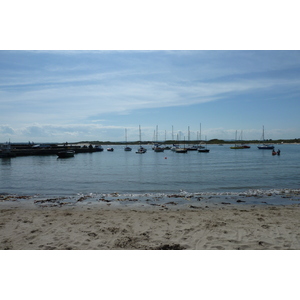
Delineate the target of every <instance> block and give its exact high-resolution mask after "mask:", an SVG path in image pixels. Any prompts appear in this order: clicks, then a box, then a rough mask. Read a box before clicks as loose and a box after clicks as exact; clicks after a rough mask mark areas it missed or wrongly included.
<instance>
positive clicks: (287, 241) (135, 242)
mask: <svg viewBox="0 0 300 300" xmlns="http://www.w3.org/2000/svg"><path fill="white" fill-rule="evenodd" d="M0 249H7V250H8V249H11V250H12V249H20V250H22V249H37V250H38V249H42V250H52V249H57V250H59V249H72V250H76V249H78V250H79V249H80V250H88V249H95V250H106V249H107V250H108V249H187V250H193V249H199V250H200V249H207V250H212V249H220V250H221V249H240V250H243V249H259V250H262V249H300V207H298V206H285V207H279V206H277V207H272V206H265V207H264V206H257V207H250V206H243V207H232V206H218V207H211V208H196V209H162V208H155V207H154V208H150V209H149V208H147V209H145V208H132V207H131V208H112V207H107V208H106V207H100V206H98V207H97V206H91V207H86V206H85V207H60V208H59V207H22V206H15V207H9V206H3V205H0Z"/></svg>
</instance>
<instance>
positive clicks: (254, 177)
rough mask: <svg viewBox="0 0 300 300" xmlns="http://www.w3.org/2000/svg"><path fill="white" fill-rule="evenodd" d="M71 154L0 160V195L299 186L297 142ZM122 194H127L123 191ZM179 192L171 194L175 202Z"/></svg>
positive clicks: (207, 192)
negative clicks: (201, 149)
mask: <svg viewBox="0 0 300 300" xmlns="http://www.w3.org/2000/svg"><path fill="white" fill-rule="evenodd" d="M103 147H104V149H105V150H104V151H103V152H96V153H91V154H88V153H86V154H76V155H75V157H73V158H68V159H57V157H56V156H28V157H16V158H11V159H0V180H1V181H0V194H18V195H39V196H40V197H43V196H45V197H52V196H72V195H73V196H74V195H103V194H110V193H114V192H116V193H118V194H122V195H126V194H128V195H130V196H132V197H134V195H138V196H139V197H142V196H143V195H144V196H145V197H146V198H147V196H146V195H152V196H154V197H155V195H156V194H157V195H170V194H172V193H173V194H180V193H187V194H189V193H191V194H202V195H218V194H219V195H225V194H226V193H229V194H230V193H233V194H234V193H241V192H246V193H247V192H248V193H249V191H251V192H250V193H258V192H259V193H264V194H267V193H269V191H270V190H272V191H279V190H284V189H298V188H299V187H300V173H299V161H300V146H299V145H280V146H277V145H276V149H278V148H280V150H281V155H280V156H272V155H271V151H270V150H258V149H257V146H256V145H252V146H251V148H250V149H243V150H240V149H238V150H233V149H230V146H229V145H224V146H218V145H212V146H209V147H208V148H209V149H210V152H209V153H198V152H197V151H190V152H188V153H187V154H179V153H175V152H172V151H169V150H165V152H163V153H156V152H154V151H152V149H151V146H150V145H149V146H146V148H148V151H147V153H145V154H136V153H135V151H136V150H137V148H138V146H133V150H132V151H131V152H125V151H124V150H123V148H124V147H123V146H114V149H115V151H114V152H107V151H106V147H105V146H103ZM124 197H126V196H124ZM179 198H180V197H178V198H176V199H177V201H179V200H178V199H179Z"/></svg>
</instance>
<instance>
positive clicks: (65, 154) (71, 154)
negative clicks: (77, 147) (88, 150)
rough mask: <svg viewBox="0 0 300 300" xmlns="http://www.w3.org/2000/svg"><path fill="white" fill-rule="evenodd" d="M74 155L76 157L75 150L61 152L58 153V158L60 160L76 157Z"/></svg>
mask: <svg viewBox="0 0 300 300" xmlns="http://www.w3.org/2000/svg"><path fill="white" fill-rule="evenodd" d="M74 155H75V151H74V150H66V151H60V152H58V153H57V156H58V157H59V158H69V157H74Z"/></svg>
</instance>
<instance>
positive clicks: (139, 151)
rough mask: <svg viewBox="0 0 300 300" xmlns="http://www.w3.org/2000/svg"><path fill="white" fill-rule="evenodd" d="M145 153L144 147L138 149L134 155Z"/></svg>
mask: <svg viewBox="0 0 300 300" xmlns="http://www.w3.org/2000/svg"><path fill="white" fill-rule="evenodd" d="M146 152H147V149H145V148H144V147H142V146H140V148H139V149H138V150H137V151H136V152H135V153H138V154H143V153H146Z"/></svg>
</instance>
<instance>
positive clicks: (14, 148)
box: [0, 143, 103, 157]
mask: <svg viewBox="0 0 300 300" xmlns="http://www.w3.org/2000/svg"><path fill="white" fill-rule="evenodd" d="M65 150H73V151H75V153H93V152H101V151H103V148H102V147H101V146H93V145H91V144H90V145H89V146H86V145H84V146H80V145H71V144H67V143H66V144H62V145H58V144H47V145H46V144H45V145H42V144H41V145H35V144H10V154H11V157H15V156H30V155H57V153H58V152H60V151H65ZM0 153H1V151H0Z"/></svg>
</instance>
